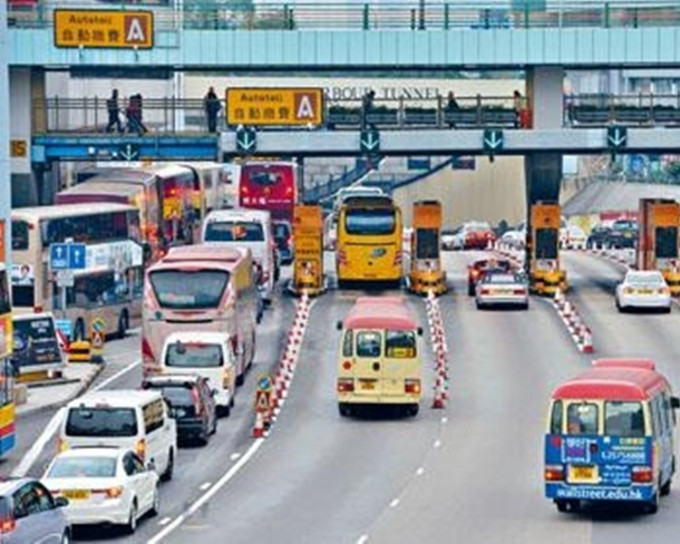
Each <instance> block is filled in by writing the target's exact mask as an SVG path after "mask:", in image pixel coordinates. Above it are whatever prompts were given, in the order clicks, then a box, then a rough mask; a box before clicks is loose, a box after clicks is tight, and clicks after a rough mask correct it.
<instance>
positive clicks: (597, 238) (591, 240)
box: [586, 225, 612, 249]
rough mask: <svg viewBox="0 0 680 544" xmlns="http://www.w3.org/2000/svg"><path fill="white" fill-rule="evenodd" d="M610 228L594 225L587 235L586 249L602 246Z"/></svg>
mask: <svg viewBox="0 0 680 544" xmlns="http://www.w3.org/2000/svg"><path fill="white" fill-rule="evenodd" d="M611 230H612V229H611V227H607V226H605V225H595V226H594V227H593V230H591V231H590V234H589V235H588V240H586V247H587V248H588V249H597V248H603V247H604V245H605V243H606V241H607V237H608V236H609V233H610V232H611Z"/></svg>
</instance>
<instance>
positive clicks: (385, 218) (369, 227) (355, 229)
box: [345, 208, 397, 236]
mask: <svg viewBox="0 0 680 544" xmlns="http://www.w3.org/2000/svg"><path fill="white" fill-rule="evenodd" d="M396 226H397V220H396V213H395V211H394V210H393V209H390V208H384V209H372V210H371V209H361V208H357V209H348V210H347V211H346V212H345V229H346V230H347V234H358V235H367V236H370V235H380V234H393V233H394V230H395V229H396Z"/></svg>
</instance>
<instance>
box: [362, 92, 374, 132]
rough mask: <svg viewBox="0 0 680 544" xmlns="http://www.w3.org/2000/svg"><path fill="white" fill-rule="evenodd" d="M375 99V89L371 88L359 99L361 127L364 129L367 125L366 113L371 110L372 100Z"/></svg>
mask: <svg viewBox="0 0 680 544" xmlns="http://www.w3.org/2000/svg"><path fill="white" fill-rule="evenodd" d="M374 100H375V91H374V90H373V89H371V90H370V91H368V92H367V93H366V94H365V95H364V96H363V98H362V100H361V129H362V130H364V129H366V128H367V127H369V123H368V120H367V117H368V114H369V113H371V111H372V110H373V101H374Z"/></svg>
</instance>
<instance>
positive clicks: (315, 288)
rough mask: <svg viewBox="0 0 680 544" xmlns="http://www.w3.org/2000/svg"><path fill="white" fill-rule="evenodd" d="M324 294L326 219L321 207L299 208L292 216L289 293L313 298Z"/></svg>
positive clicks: (305, 205)
mask: <svg viewBox="0 0 680 544" xmlns="http://www.w3.org/2000/svg"><path fill="white" fill-rule="evenodd" d="M324 290H325V280H324V268H323V215H322V211H321V206H319V205H318V204H300V205H297V206H295V210H294V212H293V279H292V280H291V283H290V291H292V292H293V293H294V294H297V295H302V294H304V293H306V294H307V295H310V296H315V295H319V294H321V293H322V292H323V291H324Z"/></svg>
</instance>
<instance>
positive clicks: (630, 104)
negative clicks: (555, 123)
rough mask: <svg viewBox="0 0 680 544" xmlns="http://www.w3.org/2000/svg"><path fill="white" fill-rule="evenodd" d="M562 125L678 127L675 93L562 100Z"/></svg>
mask: <svg viewBox="0 0 680 544" xmlns="http://www.w3.org/2000/svg"><path fill="white" fill-rule="evenodd" d="M564 105H565V107H564V115H565V125H567V126H572V127H601V126H606V125H612V124H616V125H632V126H636V125H638V126H646V125H647V126H680V93H679V94H674V95H673V94H660V95H659V94H650V93H645V94H643V93H639V94H624V95H612V94H581V95H567V96H565V97H564Z"/></svg>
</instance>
